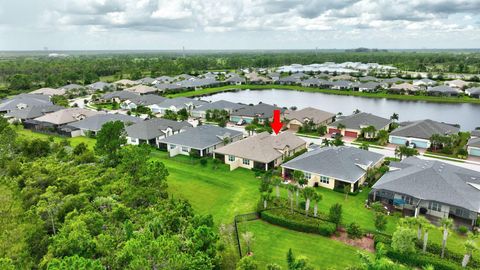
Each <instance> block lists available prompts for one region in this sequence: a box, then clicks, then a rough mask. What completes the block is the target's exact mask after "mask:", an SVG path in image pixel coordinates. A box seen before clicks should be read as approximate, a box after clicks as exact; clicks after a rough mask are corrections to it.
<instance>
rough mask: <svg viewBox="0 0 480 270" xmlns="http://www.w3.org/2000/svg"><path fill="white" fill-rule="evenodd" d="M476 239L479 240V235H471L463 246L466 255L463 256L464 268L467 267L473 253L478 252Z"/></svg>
mask: <svg viewBox="0 0 480 270" xmlns="http://www.w3.org/2000/svg"><path fill="white" fill-rule="evenodd" d="M476 238H478V235H474V234H472V233H469V234H468V238H467V240H466V241H465V243H464V244H463V246H464V247H465V255H464V256H463V260H462V267H467V265H468V263H469V262H470V258H471V257H472V254H473V252H474V251H476V250H478V246H477V244H476V243H475V239H476Z"/></svg>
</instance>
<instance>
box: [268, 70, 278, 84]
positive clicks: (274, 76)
mask: <svg viewBox="0 0 480 270" xmlns="http://www.w3.org/2000/svg"><path fill="white" fill-rule="evenodd" d="M267 77H268V78H270V79H272V81H273V82H276V81H278V80H279V79H280V73H278V72H270V73H268V74H267Z"/></svg>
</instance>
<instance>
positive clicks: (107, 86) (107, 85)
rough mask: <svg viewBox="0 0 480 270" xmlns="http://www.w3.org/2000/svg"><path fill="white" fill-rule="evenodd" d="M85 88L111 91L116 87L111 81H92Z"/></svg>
mask: <svg viewBox="0 0 480 270" xmlns="http://www.w3.org/2000/svg"><path fill="white" fill-rule="evenodd" d="M87 88H88V89H90V90H93V91H113V90H115V89H116V88H117V87H116V86H115V85H114V84H112V83H106V82H94V83H91V84H89V85H87Z"/></svg>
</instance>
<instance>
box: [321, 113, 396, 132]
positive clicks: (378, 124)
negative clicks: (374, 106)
mask: <svg viewBox="0 0 480 270" xmlns="http://www.w3.org/2000/svg"><path fill="white" fill-rule="evenodd" d="M391 122H392V121H391V120H390V119H386V118H383V117H380V116H376V115H374V114H371V113H365V112H360V113H357V114H352V115H349V116H346V117H344V118H343V119H341V120H337V121H335V122H333V123H331V124H330V126H335V127H336V126H338V125H339V124H343V125H344V126H345V127H346V128H347V129H355V130H361V129H362V128H364V127H368V126H374V127H375V129H377V130H380V129H383V128H385V127H386V126H388V125H390V123H391Z"/></svg>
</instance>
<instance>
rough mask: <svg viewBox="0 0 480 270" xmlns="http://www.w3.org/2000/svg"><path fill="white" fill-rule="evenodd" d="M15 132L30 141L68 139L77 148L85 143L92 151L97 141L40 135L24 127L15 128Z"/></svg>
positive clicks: (84, 138)
mask: <svg viewBox="0 0 480 270" xmlns="http://www.w3.org/2000/svg"><path fill="white" fill-rule="evenodd" d="M14 129H15V131H17V134H19V136H20V138H29V139H36V138H38V139H45V140H47V139H49V138H53V140H54V141H57V142H58V141H61V140H63V139H67V140H68V141H70V143H71V145H72V146H77V145H79V144H80V143H82V142H83V143H85V144H87V146H88V147H89V148H90V149H93V147H94V146H95V139H92V138H87V137H82V136H80V137H75V138H68V137H61V136H54V135H48V134H43V133H38V132H33V131H31V130H29V129H24V128H23V127H22V126H15V127H14Z"/></svg>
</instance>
